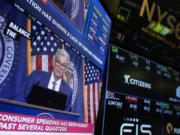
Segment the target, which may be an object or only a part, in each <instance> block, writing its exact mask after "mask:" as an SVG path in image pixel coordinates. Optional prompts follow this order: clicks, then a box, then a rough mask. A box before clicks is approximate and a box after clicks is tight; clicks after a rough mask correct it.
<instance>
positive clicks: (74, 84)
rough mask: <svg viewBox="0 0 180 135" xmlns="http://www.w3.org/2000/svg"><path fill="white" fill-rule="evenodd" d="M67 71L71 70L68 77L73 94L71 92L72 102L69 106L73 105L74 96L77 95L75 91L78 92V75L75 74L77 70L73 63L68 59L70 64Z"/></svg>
mask: <svg viewBox="0 0 180 135" xmlns="http://www.w3.org/2000/svg"><path fill="white" fill-rule="evenodd" d="M68 71H69V72H71V74H72V75H71V76H72V77H71V79H70V87H71V89H72V90H73V94H72V104H71V106H73V104H74V101H75V100H76V96H77V92H78V75H77V71H76V68H75V67H74V63H73V62H71V61H70V64H69V66H68Z"/></svg>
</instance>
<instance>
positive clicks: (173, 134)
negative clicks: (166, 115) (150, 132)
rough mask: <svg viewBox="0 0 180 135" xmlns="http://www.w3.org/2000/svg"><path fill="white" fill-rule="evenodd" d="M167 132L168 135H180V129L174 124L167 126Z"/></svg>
mask: <svg viewBox="0 0 180 135" xmlns="http://www.w3.org/2000/svg"><path fill="white" fill-rule="evenodd" d="M166 132H167V134H168V135H180V128H175V127H173V125H172V123H170V122H168V123H167V125H166Z"/></svg>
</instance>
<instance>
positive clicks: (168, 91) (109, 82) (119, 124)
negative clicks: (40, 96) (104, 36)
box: [95, 44, 180, 135]
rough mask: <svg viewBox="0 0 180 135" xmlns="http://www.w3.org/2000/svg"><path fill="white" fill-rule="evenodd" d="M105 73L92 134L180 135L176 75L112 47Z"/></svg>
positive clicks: (179, 74)
mask: <svg viewBox="0 0 180 135" xmlns="http://www.w3.org/2000/svg"><path fill="white" fill-rule="evenodd" d="M106 72H107V75H106V79H105V81H104V82H105V83H104V89H103V92H102V97H104V98H102V100H101V101H102V102H101V110H99V116H98V122H99V123H97V127H96V131H95V134H97V135H109V134H113V135H143V134H145V135H177V134H179V133H180V132H179V131H180V121H179V118H180V115H179V113H180V110H179V108H180V103H179V100H180V97H179V85H180V81H179V77H180V73H179V72H177V71H175V70H173V69H171V68H168V67H165V66H163V65H160V64H158V63H156V62H153V61H151V60H149V59H146V58H144V57H141V56H139V55H137V54H134V53H132V52H129V51H127V50H124V49H122V48H119V47H117V46H115V45H112V44H111V45H110V48H109V54H108V64H107V68H106ZM102 105H103V107H102Z"/></svg>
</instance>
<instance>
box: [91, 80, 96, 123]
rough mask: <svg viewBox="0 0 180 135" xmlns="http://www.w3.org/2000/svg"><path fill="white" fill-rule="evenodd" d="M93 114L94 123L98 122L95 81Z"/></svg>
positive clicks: (94, 86)
mask: <svg viewBox="0 0 180 135" xmlns="http://www.w3.org/2000/svg"><path fill="white" fill-rule="evenodd" d="M92 86H93V114H94V117H93V119H94V123H95V122H96V96H95V93H96V85H95V83H93V85H92Z"/></svg>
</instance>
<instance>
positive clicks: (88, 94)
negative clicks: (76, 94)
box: [87, 85, 91, 123]
mask: <svg viewBox="0 0 180 135" xmlns="http://www.w3.org/2000/svg"><path fill="white" fill-rule="evenodd" d="M87 105H88V111H87V112H88V122H89V123H91V118H90V114H91V113H90V111H91V110H90V85H88V86H87Z"/></svg>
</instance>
